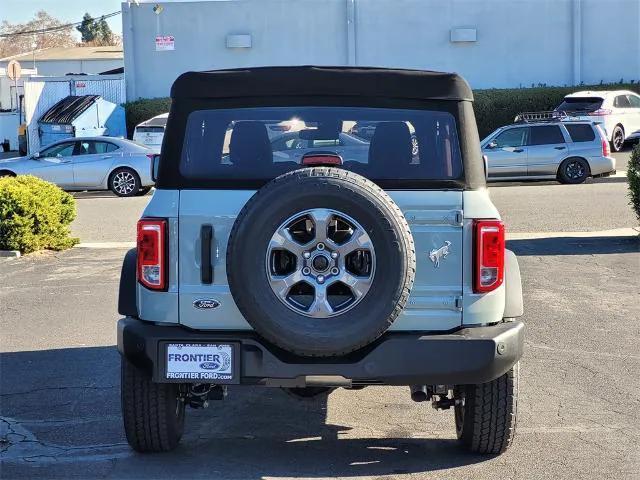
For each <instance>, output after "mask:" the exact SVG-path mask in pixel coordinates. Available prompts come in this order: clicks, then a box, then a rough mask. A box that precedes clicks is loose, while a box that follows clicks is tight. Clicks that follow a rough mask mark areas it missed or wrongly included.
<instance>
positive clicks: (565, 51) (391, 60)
mask: <svg viewBox="0 0 640 480" xmlns="http://www.w3.org/2000/svg"><path fill="white" fill-rule="evenodd" d="M153 5H154V4H152V3H147V4H145V3H142V4H140V5H138V6H137V5H135V4H131V5H129V4H127V3H123V4H122V10H123V35H124V51H125V72H126V77H127V98H128V99H130V100H131V99H135V98H151V97H162V96H166V95H168V93H169V89H170V86H171V83H172V82H173V80H174V79H175V78H176V77H177V76H178V75H179V74H180V73H182V72H185V71H188V70H208V69H216V68H232V67H243V66H259V65H300V64H320V65H372V66H395V67H406V68H421V69H433V70H445V71H456V72H459V73H461V74H462V75H463V76H465V77H466V78H467V80H469V82H470V83H471V86H472V87H473V88H491V87H519V86H525V87H526V86H531V84H538V83H546V84H548V85H576V84H579V83H580V82H581V81H584V82H585V83H599V82H600V81H604V82H610V81H618V80H620V79H621V78H624V79H625V80H631V79H634V80H640V28H638V25H640V0H448V1H443V0H228V1H205V2H171V3H163V4H162V6H163V7H164V10H163V11H162V13H161V14H160V15H156V14H154V13H153V11H152V8H153ZM459 28H472V29H475V32H476V34H477V37H476V41H474V42H462V43H457V42H452V41H451V31H452V29H459ZM235 34H247V35H251V47H250V48H228V47H227V44H226V42H227V36H228V35H235ZM156 35H173V36H174V37H175V50H173V51H156V48H155V37H156Z"/></svg>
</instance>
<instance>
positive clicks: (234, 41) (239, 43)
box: [227, 34, 251, 48]
mask: <svg viewBox="0 0 640 480" xmlns="http://www.w3.org/2000/svg"><path fill="white" fill-rule="evenodd" d="M227 48H251V35H248V34H242V35H238V34H232V35H227Z"/></svg>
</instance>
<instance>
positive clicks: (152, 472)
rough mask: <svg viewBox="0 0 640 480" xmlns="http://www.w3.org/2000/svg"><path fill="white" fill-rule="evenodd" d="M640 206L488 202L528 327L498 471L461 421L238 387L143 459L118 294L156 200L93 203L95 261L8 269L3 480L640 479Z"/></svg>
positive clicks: (616, 192)
mask: <svg viewBox="0 0 640 480" xmlns="http://www.w3.org/2000/svg"><path fill="white" fill-rule="evenodd" d="M627 158H628V152H626V153H623V154H621V155H619V166H618V169H619V170H623V169H622V168H620V167H621V165H623V164H626V159H627ZM626 191H627V185H626V183H625V180H624V178H622V177H619V178H609V179H601V180H594V181H591V182H589V183H587V184H584V185H578V186H574V185H559V184H557V183H554V182H543V183H540V182H538V183H525V184H501V185H493V186H491V187H490V192H491V195H492V198H493V199H494V202H495V203H496V206H497V207H498V209H499V210H500V212H501V213H502V215H503V217H504V219H505V222H506V225H507V230H508V232H509V235H510V238H511V240H510V241H509V248H511V249H512V250H514V251H515V252H516V253H517V254H518V256H519V261H520V267H521V270H522V275H523V287H524V295H525V316H524V318H523V320H524V321H525V323H526V326H527V331H526V335H527V340H526V350H525V355H524V357H523V360H522V369H521V384H520V388H521V396H520V403H519V406H518V409H519V419H518V427H517V437H516V441H515V443H514V445H513V447H512V448H511V449H510V450H509V451H508V452H507V453H506V454H504V455H502V456H499V457H482V456H476V455H469V454H467V453H464V452H462V451H460V450H459V448H458V447H457V445H456V442H455V429H454V421H453V413H452V412H436V411H434V410H433V409H431V407H430V406H429V405H427V404H417V403H414V402H412V401H411V400H410V398H409V392H408V389H407V388H391V387H369V388H367V389H365V390H361V391H346V390H337V391H335V392H334V393H332V394H331V395H330V396H329V398H328V400H314V401H306V402H300V401H297V400H294V399H292V398H290V397H289V396H288V395H286V394H285V393H284V392H282V391H280V390H277V389H274V390H269V389H254V388H248V387H244V388H242V387H235V388H231V389H230V392H229V396H228V397H227V399H226V400H224V401H223V402H219V403H217V402H213V403H212V405H211V407H209V408H208V409H206V410H200V411H194V410H190V411H188V412H187V414H188V416H187V425H186V433H185V437H184V438H183V442H182V444H181V445H180V447H179V448H178V449H177V450H176V451H174V452H171V453H169V454H163V455H139V454H136V453H133V452H132V451H131V450H130V449H129V448H128V446H127V444H126V442H125V439H124V433H123V429H122V425H121V418H120V410H119V359H118V354H117V352H116V350H115V347H114V343H115V321H116V320H117V318H118V315H117V312H116V296H117V286H118V278H119V269H120V262H121V259H122V257H123V255H124V252H125V251H126V249H127V248H129V245H130V243H131V242H132V241H133V240H134V237H135V221H136V220H137V218H138V216H139V215H140V212H141V211H142V209H143V208H144V205H145V204H146V203H147V201H148V197H141V198H134V199H120V198H116V197H113V196H111V195H110V194H107V193H81V194H77V195H76V197H77V200H78V219H77V220H76V221H75V223H74V225H73V231H74V234H75V235H77V236H79V237H80V239H81V242H82V245H81V247H79V248H74V249H72V250H70V251H67V252H62V253H44V254H38V255H29V256H25V257H23V258H20V259H11V260H2V261H0V332H1V333H2V335H1V336H0V352H1V353H0V449H1V451H2V465H1V467H0V468H1V470H0V477H2V478H7V479H9V478H136V479H137V478H220V479H254V478H255V479H262V478H269V479H271V478H314V479H315V478H335V477H339V478H398V479H406V478H420V479H426V478H487V479H488V478H492V479H493V478H639V477H640V450H638V448H637V445H638V443H639V441H640V434H639V433H638V432H639V431H640V400H639V399H638V392H639V391H640V377H639V376H638V372H639V371H640V353H639V352H640V348H639V346H640V323H639V322H638V320H639V319H640V304H639V303H638V298H639V294H640V243H639V242H638V238H637V236H633V234H632V233H630V231H629V230H630V227H633V226H636V225H637V221H636V219H635V217H634V216H633V214H632V212H631V209H630V207H629V206H628V205H627V202H628V201H627V198H626Z"/></svg>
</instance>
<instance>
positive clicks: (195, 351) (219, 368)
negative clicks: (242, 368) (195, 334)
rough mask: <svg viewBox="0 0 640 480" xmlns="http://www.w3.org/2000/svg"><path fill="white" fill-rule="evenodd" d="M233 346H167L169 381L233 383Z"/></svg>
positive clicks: (209, 344) (191, 344) (193, 344)
mask: <svg viewBox="0 0 640 480" xmlns="http://www.w3.org/2000/svg"><path fill="white" fill-rule="evenodd" d="M233 348H234V345H231V344H225V343H217V344H213V343H168V344H167V349H166V352H167V357H166V360H167V369H166V378H167V379H168V380H185V381H186V382H189V381H194V380H196V381H198V380H200V381H203V382H207V383H235V380H236V379H234V378H233V375H234V369H235V367H236V365H234V361H235V359H234V354H233V353H234V352H233Z"/></svg>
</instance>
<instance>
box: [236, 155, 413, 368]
mask: <svg viewBox="0 0 640 480" xmlns="http://www.w3.org/2000/svg"><path fill="white" fill-rule="evenodd" d="M415 265H416V260H415V248H414V244H413V238H412V236H411V232H410V230H409V226H408V224H407V222H406V220H405V218H404V216H403V215H402V212H401V211H400V209H399V208H398V206H397V205H396V204H395V203H394V202H393V200H391V198H390V197H389V196H388V195H387V194H386V193H385V192H384V191H383V190H382V189H381V188H379V187H378V186H377V185H375V184H374V183H373V182H370V181H369V180H367V179H365V178H364V177H362V176H360V175H357V174H355V173H353V172H349V171H346V170H341V169H336V168H320V167H318V168H305V169H300V170H295V171H293V172H289V173H287V174H284V175H281V176H280V177H278V178H276V179H275V180H273V181H272V182H270V183H269V184H267V185H266V186H264V187H263V188H262V189H260V190H259V191H258V192H257V193H256V194H255V195H254V196H253V197H252V198H251V199H250V200H249V201H248V202H247V204H246V205H245V207H244V208H243V209H242V211H241V212H240V214H239V215H238V217H237V219H236V221H235V223H234V225H233V228H232V230H231V234H230V236H229V243H228V247H227V276H228V280H229V287H230V289H231V293H232V295H233V298H234V300H235V302H236V304H237V306H238V308H239V309H240V311H241V312H242V314H243V315H244V317H245V318H246V320H247V321H248V322H249V323H250V324H251V326H252V327H253V328H254V329H255V330H256V332H257V333H258V334H260V335H261V336H263V337H264V338H265V339H266V340H268V341H269V342H271V343H273V344H275V345H277V346H279V347H281V348H283V349H285V350H288V351H290V352H293V353H295V354H298V355H305V356H325V357H326V356H338V355H344V354H346V353H349V352H352V351H354V350H357V349H359V348H361V347H363V346H365V345H368V344H369V343H371V342H373V341H374V340H375V339H377V338H378V337H379V336H380V335H381V334H382V333H383V332H384V331H386V330H387V329H388V328H389V326H390V325H391V324H392V323H393V321H394V320H395V319H396V317H397V316H398V315H399V313H400V312H401V311H402V309H403V307H404V305H405V303H406V302H407V299H408V297H409V293H410V290H411V287H412V285H413V280H414V277H415Z"/></svg>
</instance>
